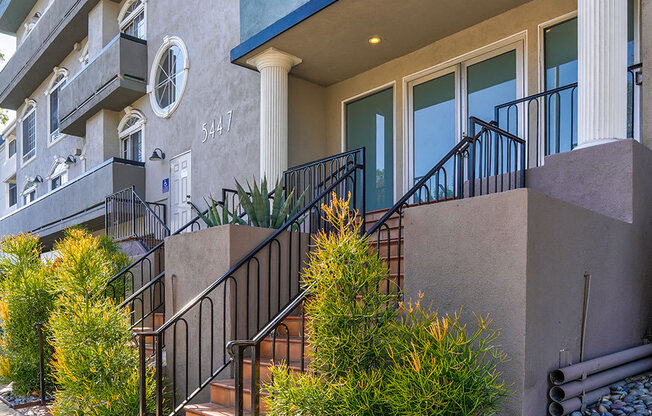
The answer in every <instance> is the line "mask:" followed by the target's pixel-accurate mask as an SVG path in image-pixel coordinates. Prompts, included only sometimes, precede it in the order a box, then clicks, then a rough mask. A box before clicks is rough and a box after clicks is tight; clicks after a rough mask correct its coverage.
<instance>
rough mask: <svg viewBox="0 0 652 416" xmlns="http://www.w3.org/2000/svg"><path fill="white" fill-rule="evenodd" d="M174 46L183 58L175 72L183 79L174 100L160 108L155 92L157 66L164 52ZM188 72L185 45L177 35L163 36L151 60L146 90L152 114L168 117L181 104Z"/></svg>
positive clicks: (160, 62)
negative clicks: (180, 66) (179, 67)
mask: <svg viewBox="0 0 652 416" xmlns="http://www.w3.org/2000/svg"><path fill="white" fill-rule="evenodd" d="M174 46H176V47H178V48H179V50H180V51H181V55H182V58H183V69H182V70H181V71H179V72H177V74H176V75H179V74H183V80H182V81H181V88H180V89H179V93H178V94H177V97H176V100H175V101H174V102H172V103H170V104H169V105H167V106H166V107H165V108H162V107H161V106H160V105H159V103H158V97H157V94H156V91H157V88H156V87H157V85H156V79H157V75H158V72H159V67H160V65H161V64H162V61H163V59H164V57H165V54H166V53H167V52H168V50H169V49H170V48H172V47H174ZM189 72H190V59H189V57H188V49H187V48H186V45H185V43H184V42H183V40H181V38H179V37H177V36H166V37H165V38H163V44H162V45H161V46H160V48H159V50H158V52H157V53H156V56H155V58H154V60H153V61H152V67H151V69H150V76H149V85H148V86H147V92H148V93H149V101H150V104H151V106H152V110H153V111H154V114H156V115H157V116H158V117H161V118H169V117H170V116H171V115H172V114H173V113H174V112H175V111H176V109H177V108H178V107H179V104H181V100H182V99H183V93H184V91H185V89H186V85H187V83H188V75H189Z"/></svg>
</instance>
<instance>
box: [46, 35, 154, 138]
mask: <svg viewBox="0 0 652 416" xmlns="http://www.w3.org/2000/svg"><path fill="white" fill-rule="evenodd" d="M146 89H147V43H146V42H145V41H144V40H142V39H138V38H134V37H132V36H129V35H125V34H123V33H122V34H119V35H118V36H116V37H115V38H113V40H112V41H111V42H109V44H108V45H106V46H105V47H104V49H102V51H101V52H100V54H99V55H97V56H96V57H95V58H94V59H93V60H92V61H91V62H89V64H88V65H87V66H86V68H84V69H83V70H82V71H81V72H79V73H78V74H77V75H75V76H74V77H73V78H72V79H71V80H70V81H68V83H67V84H66V85H65V86H64V87H63V88H62V89H61V91H60V93H59V102H60V104H59V117H60V123H59V129H60V131H61V132H62V133H65V134H71V135H73V136H84V135H86V120H88V119H89V118H90V117H92V116H93V115H94V114H95V113H97V112H98V111H99V110H102V109H106V110H112V111H121V110H122V109H124V108H125V107H126V106H128V105H129V104H131V103H132V102H134V101H136V100H137V99H138V98H140V97H142V96H143V95H144V94H145V92H146Z"/></svg>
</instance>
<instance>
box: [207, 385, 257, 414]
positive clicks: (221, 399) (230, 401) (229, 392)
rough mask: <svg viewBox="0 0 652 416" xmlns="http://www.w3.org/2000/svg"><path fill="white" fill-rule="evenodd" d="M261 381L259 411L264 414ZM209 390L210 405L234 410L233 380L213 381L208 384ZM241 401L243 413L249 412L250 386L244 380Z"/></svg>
mask: <svg viewBox="0 0 652 416" xmlns="http://www.w3.org/2000/svg"><path fill="white" fill-rule="evenodd" d="M262 383H263V382H262V379H261V392H260V397H261V400H260V410H261V412H265V411H266V410H267V409H266V407H265V401H264V400H262V398H263V396H265V393H264V392H263V391H262ZM210 388H211V403H215V404H218V405H221V406H225V407H230V408H235V379H228V380H219V381H214V382H212V383H211V384H210ZM242 396H243V397H242V401H243V407H244V410H245V411H248V412H250V411H251V384H250V383H247V380H245V382H244V385H243V388H242Z"/></svg>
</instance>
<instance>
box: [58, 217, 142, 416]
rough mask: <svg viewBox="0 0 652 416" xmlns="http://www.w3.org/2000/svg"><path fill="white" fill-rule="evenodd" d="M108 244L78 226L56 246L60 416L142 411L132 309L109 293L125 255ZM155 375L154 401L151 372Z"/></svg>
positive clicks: (129, 413) (132, 413)
mask: <svg viewBox="0 0 652 416" xmlns="http://www.w3.org/2000/svg"><path fill="white" fill-rule="evenodd" d="M107 245H109V242H107V241H103V240H101V239H98V238H94V237H92V236H91V235H90V234H88V233H86V232H84V231H82V230H79V229H74V230H69V231H68V232H67V235H66V237H65V239H64V240H62V241H60V242H58V243H57V245H56V247H55V248H56V250H57V252H58V253H59V257H58V258H57V260H56V261H55V262H54V264H53V279H52V282H53V283H52V287H53V289H56V293H57V295H58V299H57V307H56V309H55V311H54V312H53V314H52V316H51V319H50V326H51V330H52V341H53V344H54V348H55V353H54V361H53V368H54V376H55V380H56V383H57V386H58V390H57V392H56V394H55V398H56V400H55V403H54V406H53V410H52V413H53V415H55V416H72V415H75V416H76V415H97V416H100V415H102V416H108V415H136V414H138V403H139V400H138V398H139V393H138V357H137V353H136V351H135V350H134V349H133V344H132V342H131V336H132V334H131V331H130V330H129V320H128V315H127V311H124V310H117V309H116V305H115V303H114V301H113V300H112V299H108V298H106V297H105V296H104V295H103V293H104V290H103V289H104V287H105V285H106V283H107V281H108V280H109V279H110V278H111V276H112V275H113V274H114V273H115V271H116V270H117V269H119V268H120V267H121V266H120V265H117V264H116V262H119V261H120V258H121V257H122V256H120V255H119V254H118V253H117V250H114V248H113V247H111V246H110V245H109V247H108V248H107ZM149 379H150V380H149V383H148V389H147V392H148V396H149V398H150V400H153V399H154V389H153V383H152V377H151V374H150V375H149Z"/></svg>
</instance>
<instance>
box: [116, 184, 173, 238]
mask: <svg viewBox="0 0 652 416" xmlns="http://www.w3.org/2000/svg"><path fill="white" fill-rule="evenodd" d="M104 207H105V213H106V215H105V229H106V233H107V234H108V235H109V236H110V237H111V238H112V239H113V240H124V239H127V238H135V239H136V240H138V241H139V242H140V243H141V244H142V245H143V246H144V247H145V249H150V248H152V247H153V246H154V245H156V243H157V242H159V241H162V240H163V239H165V237H167V236H168V235H170V229H169V228H168V226H167V225H166V223H165V205H163V204H157V203H149V202H145V201H144V200H143V199H142V198H141V197H140V195H138V192H136V188H135V187H134V186H131V187H129V188H126V189H123V190H121V191H118V192H115V193H113V194H111V195H109V196H107V197H106V199H105V202H104Z"/></svg>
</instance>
